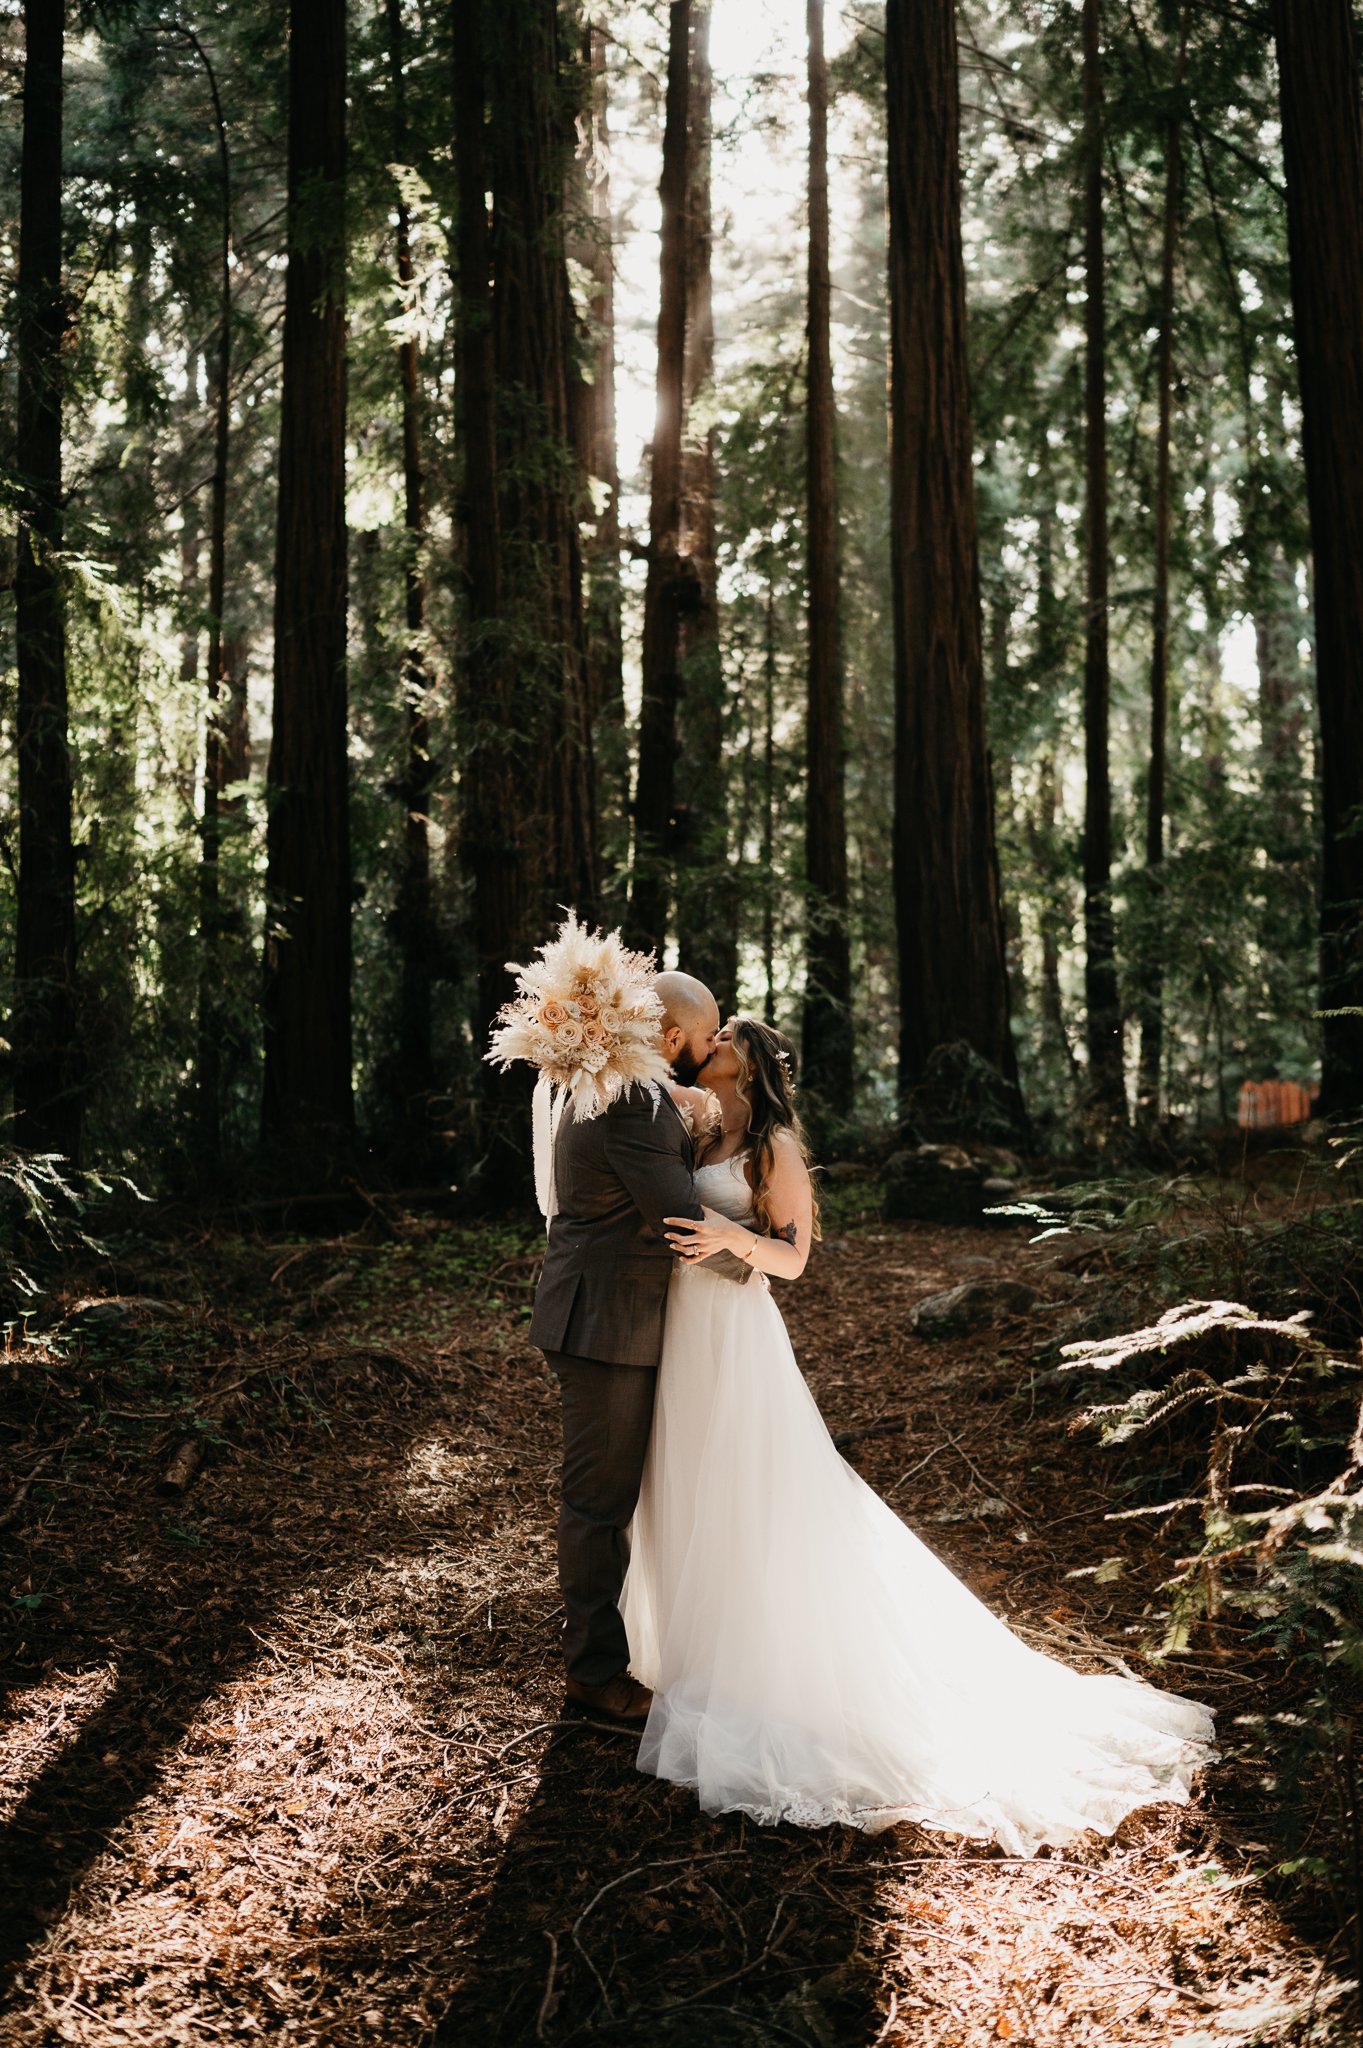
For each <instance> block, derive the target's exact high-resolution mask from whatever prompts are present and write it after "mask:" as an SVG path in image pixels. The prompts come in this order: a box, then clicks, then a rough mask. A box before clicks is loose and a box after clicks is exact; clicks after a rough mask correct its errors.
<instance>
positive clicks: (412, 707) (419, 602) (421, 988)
mask: <svg viewBox="0 0 1363 2048" xmlns="http://www.w3.org/2000/svg"><path fill="white" fill-rule="evenodd" d="M387 21H388V64H389V76H390V79H391V83H392V92H393V147H394V151H395V153H396V154H395V160H396V161H397V162H398V163H400V164H405V163H406V162H407V148H408V134H407V96H406V87H405V82H404V79H403V69H402V65H403V43H402V0H387ZM396 254H397V273H398V285H399V288H400V290H401V291H402V293H403V295H404V300H405V298H406V295H407V294H408V293H409V292H410V290H411V288H412V281H413V275H414V273H413V269H412V231H411V219H410V215H409V211H408V207H407V202H406V200H405V199H404V198H403V196H402V194H401V192H399V194H398V204H397V250H396ZM397 371H398V386H399V389H400V391H401V393H402V479H403V566H402V578H403V597H404V616H405V624H406V627H407V644H406V647H405V649H404V651H403V657H402V677H401V689H402V704H403V725H404V739H405V761H404V766H403V779H402V808H403V820H402V857H401V866H400V869H399V874H398V888H397V902H396V905H395V909H394V919H393V924H394V933H395V936H396V938H397V942H398V950H399V956H400V960H401V978H400V982H399V988H398V1019H397V1027H398V1028H397V1039H398V1043H397V1078H398V1088H399V1091H400V1093H401V1097H402V1113H403V1117H404V1120H405V1121H406V1122H407V1123H408V1124H410V1125H411V1126H412V1127H413V1128H418V1127H420V1126H421V1125H422V1124H423V1123H424V1122H425V1115H424V1111H423V1105H424V1104H425V1103H427V1102H428V1101H429V1098H430V1094H431V1090H432V1088H433V1086H434V1069H433V1062H432V1050H431V967H432V961H433V958H434V951H435V948H434V943H433V930H432V908H431V842H430V833H429V829H428V826H429V818H428V813H429V809H430V801H431V788H432V781H433V778H432V773H431V722H430V713H429V709H428V696H429V683H428V679H427V674H426V646H425V642H426V580H425V569H424V562H423V551H424V549H425V544H426V508H425V480H424V477H423V475H422V461H421V362H420V351H419V349H418V346H417V340H416V336H415V334H408V335H406V336H405V337H404V338H403V340H402V341H400V342H399V344H398V349H397Z"/></svg>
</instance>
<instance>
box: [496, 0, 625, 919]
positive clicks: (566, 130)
mask: <svg viewBox="0 0 1363 2048" xmlns="http://www.w3.org/2000/svg"><path fill="white" fill-rule="evenodd" d="M487 49H488V52H489V56H490V59H491V62H490V67H489V72H488V79H489V85H490V100H491V120H490V125H489V130H488V133H489V136H490V138H491V144H492V164H491V170H492V177H491V181H490V183H491V190H492V194H493V215H492V219H493V229H492V273H493V351H494V355H495V359H496V369H497V408H496V419H497V434H498V446H497V485H498V501H499V503H498V513H499V546H500V574H501V592H500V596H501V612H500V622H501V626H502V632H503V636H504V648H505V655H506V662H507V668H506V674H507V676H508V678H509V680H510V682H511V685H512V687H513V690H514V697H513V699H512V700H511V702H510V706H509V717H508V719H507V722H506V725H505V726H504V728H503V733H504V737H505V739H506V740H507V741H508V742H509V744H510V746H511V748H512V752H513V756H514V755H517V754H519V756H520V758H521V762H522V764H523V765H522V771H521V773H520V774H519V775H518V778H517V791H518V804H517V809H518V812H519V815H520V819H521V830H520V838H521V849H522V856H523V869H524V874H525V878H526V883H527V887H526V889H525V892H524V898H523V911H522V921H521V923H520V924H519V925H518V926H515V927H513V928H512V930H511V931H509V932H504V933H503V934H502V939H501V943H502V944H503V945H505V944H506V943H507V942H514V944H515V946H517V947H525V946H533V945H537V944H539V943H540V942H541V941H542V940H543V939H544V937H545V936H546V935H547V931H546V928H547V926H548V924H549V922H550V921H551V920H553V919H555V918H556V914H557V909H558V906H559V905H560V904H564V903H570V904H575V905H576V906H577V907H578V908H579V909H580V910H583V911H584V912H587V913H590V912H591V911H593V910H594V909H595V906H596V901H597V896H598V893H599V887H600V881H599V873H598V857H597V838H596V801H595V790H594V786H593V785H594V775H593V761H592V748H591V724H590V716H589V712H588V706H587V660H586V640H585V634H584V630H583V615H582V549H581V539H580V535H579V532H578V523H577V515H578V490H577V482H576V477H575V473H574V463H573V433H572V421H571V417H570V412H569V356H570V350H571V343H572V300H571V294H570V292H569V288H568V270H567V252H566V238H565V221H564V207H563V194H564V185H565V168H566V164H567V159H568V153H569V149H570V145H571V132H572V131H571V127H570V125H569V122H568V121H567V119H566V118H565V113H566V109H565V106H564V88H563V80H562V77H561V74H560V66H559V40H558V13H557V8H556V6H555V4H554V0H504V4H503V5H502V6H501V7H500V10H499V14H498V29H497V35H496V37H495V38H491V39H489V42H488V44H487ZM502 957H503V959H505V958H506V957H507V956H506V954H505V952H503V955H502ZM522 957H523V955H522Z"/></svg>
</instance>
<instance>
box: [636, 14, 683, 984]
mask: <svg viewBox="0 0 1363 2048" xmlns="http://www.w3.org/2000/svg"><path fill="white" fill-rule="evenodd" d="M668 38H669V40H668V54H667V101H666V110H665V114H664V124H663V171H662V180H661V183H660V186H659V197H660V199H661V201H662V236H661V255H660V289H659V300H658V371H657V415H656V419H655V423H654V429H653V460H652V473H651V487H652V496H651V501H650V506H649V522H648V575H647V579H646V581H645V585H644V635H643V652H642V669H643V701H642V705H641V707H640V713H639V768H638V774H637V777H636V780H635V786H634V879H633V887H632V890H631V893H630V925H631V934H632V938H633V941H634V943H635V944H636V945H638V946H643V947H653V948H654V949H656V951H657V952H658V954H659V956H660V957H661V954H662V949H663V946H664V944H665V942H666V939H667V928H668V918H669V912H670V908H671V897H672V854H673V810H674V805H675V800H676V753H677V697H678V691H679V687H680V677H679V673H678V670H679V665H680V654H681V650H680V612H681V605H682V601H683V577H684V570H683V563H682V559H681V552H680V526H681V441H682V391H683V377H684V373H685V356H686V200H687V189H688V185H689V182H690V178H689V157H690V151H689V148H688V133H687V131H688V126H689V98H690V96H689V92H688V84H687V73H688V69H689V65H688V56H689V51H690V39H691V0H671V11H670V15H669V29H668Z"/></svg>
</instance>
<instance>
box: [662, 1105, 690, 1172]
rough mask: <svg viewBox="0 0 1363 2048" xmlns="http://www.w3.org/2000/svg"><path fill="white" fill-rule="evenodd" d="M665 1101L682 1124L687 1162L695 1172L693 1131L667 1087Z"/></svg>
mask: <svg viewBox="0 0 1363 2048" xmlns="http://www.w3.org/2000/svg"><path fill="white" fill-rule="evenodd" d="M663 1101H664V1102H665V1103H666V1104H667V1106H668V1108H669V1109H670V1110H671V1112H672V1114H673V1116H674V1117H675V1118H676V1119H677V1122H678V1123H679V1124H680V1125H681V1130H682V1139H683V1141H684V1145H685V1158H686V1163H687V1165H688V1166H689V1167H690V1169H691V1171H692V1172H693V1173H694V1172H695V1170H696V1147H695V1144H694V1142H693V1140H692V1137H691V1133H690V1131H689V1130H688V1128H687V1124H686V1118H685V1117H684V1116H683V1115H682V1113H681V1111H680V1109H678V1107H677V1105H676V1103H675V1102H674V1101H673V1100H672V1097H671V1096H670V1095H669V1094H668V1092H667V1090H666V1088H664V1089H663Z"/></svg>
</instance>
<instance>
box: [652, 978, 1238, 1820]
mask: <svg viewBox="0 0 1363 2048" xmlns="http://www.w3.org/2000/svg"><path fill="white" fill-rule="evenodd" d="M793 1070H794V1050H793V1048H792V1047H791V1046H790V1044H789V1042H788V1041H787V1040H786V1039H785V1038H783V1037H782V1035H781V1034H780V1033H779V1032H777V1031H774V1030H772V1029H771V1028H770V1027H769V1026H768V1025H766V1024H763V1023H760V1022H758V1021H757V1020H756V1019H755V1018H751V1017H736V1018H734V1019H733V1020H732V1021H731V1023H730V1025H729V1026H728V1028H727V1029H725V1030H724V1031H722V1032H721V1033H720V1034H719V1037H718V1039H717V1041H716V1045H715V1050H714V1052H713V1054H712V1055H711V1057H710V1059H709V1060H708V1062H707V1063H706V1065H705V1067H704V1070H703V1080H704V1085H705V1088H706V1089H708V1090H709V1091H710V1093H711V1095H712V1096H713V1097H715V1098H717V1099H718V1106H719V1120H718V1123H717V1124H715V1125H714V1127H713V1128H712V1130H711V1132H710V1133H709V1136H708V1138H707V1140H706V1144H705V1149H704V1150H703V1152H702V1153H701V1155H700V1159H701V1163H700V1164H699V1165H698V1168H697V1171H696V1192H697V1194H698V1196H699V1197H700V1200H701V1202H702V1203H703V1205H704V1207H705V1220H704V1221H703V1222H700V1223H695V1222H692V1221H691V1220H690V1219H688V1218H684V1217H678V1218H673V1219H671V1232H672V1242H673V1244H674V1246H675V1248H676V1249H677V1251H678V1253H679V1254H680V1256H679V1260H678V1264H677V1269H676V1271H675V1273H674V1275H673V1278H672V1281H671V1283H670V1294H669V1299H668V1307H667V1318H666V1324H665V1333H664V1340H663V1352H662V1362H661V1366H660V1369H659V1372H658V1389H657V1403H656V1408H655V1411H654V1422H653V1432H652V1438H651V1441H650V1446H649V1452H648V1462H647V1465H646V1468H645V1476H644V1482H643V1491H642V1494H641V1496H640V1500H639V1505H638V1509H637V1511H636V1514H635V1518H634V1524H633V1533H632V1549H631V1554H630V1564H629V1570H628V1574H627V1576H626V1579H625V1586H624V1591H623V1593H622V1595H621V1600H620V1605H621V1609H622V1611H623V1615H624V1620H625V1626H626V1629H627V1632H628V1636H629V1642H630V1647H631V1649H632V1651H633V1653H634V1654H633V1669H634V1673H635V1676H636V1677H637V1678H639V1679H641V1680H642V1681H643V1682H644V1683H645V1684H646V1685H649V1686H651V1687H652V1688H653V1693H654V1697H653V1704H652V1707H651V1709H650V1711H649V1716H648V1720H647V1722H646V1724H645V1727H644V1733H643V1738H642V1741H641V1743H640V1747H639V1756H638V1762H639V1767H640V1769H641V1770H644V1771H648V1772H652V1773H654V1774H655V1775H656V1776H658V1777H660V1778H666V1779H670V1780H672V1781H674V1782H675V1783H677V1784H680V1785H689V1786H692V1787H694V1788H695V1790H696V1792H697V1794H698V1796H699V1799H700V1803H701V1805H702V1807H703V1808H704V1809H705V1810H706V1811H707V1812H710V1813H726V1812H734V1811H738V1812H743V1813H747V1814H750V1815H751V1816H752V1817H753V1818H754V1819H755V1820H757V1821H763V1822H774V1821H780V1820H788V1821H796V1822H799V1823H801V1824H803V1825H806V1826H811V1827H814V1826H821V1825H823V1824H825V1823H827V1822H832V1821H840V1822H844V1823H848V1824H850V1825H852V1826H855V1827H860V1828H865V1829H868V1830H872V1831H874V1830H876V1829H880V1828H884V1827H888V1826H890V1825H892V1824H893V1823H894V1822H896V1821H901V1820H907V1821H915V1822H917V1823H919V1824H920V1825H922V1826H924V1827H928V1828H934V1829H941V1830H944V1831H946V1832H948V1833H951V1834H955V1835H960V1836H969V1837H975V1838H977V1839H992V1840H994V1841H996V1842H998V1843H1000V1844H1001V1845H1002V1846H1003V1848H1004V1849H1005V1851H1007V1852H1008V1853H1009V1854H1013V1855H1023V1856H1029V1855H1031V1854H1033V1853H1034V1852H1035V1850H1036V1849H1037V1848H1038V1847H1040V1846H1041V1845H1042V1844H1043V1843H1049V1844H1051V1845H1053V1846H1060V1845H1062V1844H1064V1843H1066V1842H1069V1841H1071V1840H1072V1839H1073V1838H1074V1837H1075V1836H1076V1835H1078V1834H1080V1833H1082V1832H1083V1831H1084V1830H1085V1829H1088V1828H1095V1829H1097V1830H1098V1831H1099V1832H1100V1833H1103V1834H1110V1833H1111V1832H1112V1831H1113V1829H1114V1828H1115V1827H1116V1826H1117V1824H1118V1823H1119V1821H1121V1820H1122V1819H1123V1817H1124V1816H1125V1815H1126V1814H1128V1813H1130V1812H1131V1811H1132V1810H1133V1809H1134V1808H1136V1807H1140V1806H1146V1805H1150V1804H1153V1803H1156V1802H1158V1801H1161V1800H1184V1799H1186V1798H1187V1797H1188V1793H1189V1788H1190V1785H1191V1782H1192V1779H1193V1776H1194V1774H1195V1773H1196V1771H1197V1770H1198V1769H1199V1767H1200V1766H1201V1765H1203V1764H1204V1763H1206V1762H1207V1761H1208V1759H1209V1758H1210V1757H1211V1756H1212V1755H1214V1753H1215V1752H1214V1750H1213V1748H1212V1734H1213V1727H1212V1716H1211V1713H1210V1711H1209V1710H1208V1709H1207V1708H1206V1707H1203V1706H1201V1705H1199V1704H1197V1703H1196V1702H1194V1701H1191V1700H1186V1699H1182V1698H1179V1697H1178V1696H1176V1695H1174V1694H1172V1693H1165V1692H1161V1691H1158V1690H1157V1689H1156V1688H1155V1687H1153V1686H1149V1685H1145V1684H1143V1683H1142V1682H1141V1681H1139V1680H1137V1679H1131V1678H1123V1677H1118V1676H1115V1675H1112V1676H1109V1675H1101V1676H1087V1675H1083V1674H1081V1673H1079V1672H1076V1671H1072V1670H1070V1669H1069V1667H1068V1666H1067V1665H1064V1664H1061V1663H1058V1662H1057V1661H1056V1660H1055V1659H1054V1658H1051V1657H1047V1656H1044V1655H1042V1654H1041V1653H1040V1652H1039V1651H1037V1650H1033V1649H1029V1648H1028V1647H1027V1645H1026V1644H1025V1643H1023V1642H1022V1641H1021V1640H1020V1639H1019V1638H1018V1637H1017V1636H1015V1635H1014V1634H1013V1633H1012V1631H1011V1630H1010V1629H1009V1628H1008V1627H1007V1626H1006V1625H1005V1624H1004V1623H1003V1622H1002V1621H1000V1620H999V1619H998V1618H997V1617H996V1616H995V1615H994V1614H992V1613H991V1612H990V1611H989V1609H988V1608H987V1607H986V1606H984V1605H983V1603H982V1602H981V1601H979V1600H977V1599H976V1598H975V1596H974V1594H972V1593H971V1592H970V1591H969V1590H968V1588H967V1587H966V1586H964V1585H963V1584H962V1582H961V1581H960V1580H959V1579H958V1578H956V1577H955V1575H954V1574H953V1573H952V1572H951V1571H950V1570H949V1569H948V1568H947V1566H946V1565H944V1564H943V1563H942V1562H941V1560H940V1559H939V1558H937V1557H936V1556H935V1555H934V1554H933V1552H932V1551H931V1550H929V1549H928V1548H927V1546H926V1545H925V1544H923V1543H922V1542H920V1540H919V1539H918V1537H917V1536H915V1535H914V1534H913V1532H912V1531H911V1530H910V1529H908V1528H906V1527H905V1525H904V1524H903V1523H902V1522H901V1521H900V1520H899V1517H898V1516H897V1515H896V1514H895V1513H894V1511H893V1509H892V1508H890V1507H889V1506H888V1505H887V1504H886V1503H885V1502H884V1501H882V1500H881V1499H880V1498H879V1496H878V1495H877V1494H875V1493H874V1492H873V1491H872V1490H871V1488H870V1487H869V1486H867V1485H866V1484H865V1482H864V1481H863V1480H862V1479H861V1478H860V1477H859V1475H858V1474H857V1473H856V1472H854V1471H853V1470H852V1468H851V1466H850V1465H848V1464H847V1463H845V1461H844V1460H843V1459H842V1458H841V1457H840V1456H839V1454H838V1452H837V1450H836V1449H835V1448H834V1445H833V1441H832V1439H831V1437H830V1436H829V1434H828V1431H827V1429H826V1428H825V1426H824V1423H823V1420H822V1417H821V1416H820V1414H819V1410H818V1408H817V1407H816V1405H815V1402H814V1399H813V1396H812V1395H811V1394H810V1392H809V1390H808V1388H807V1387H806V1385H805V1382H804V1380H803V1378H802V1377H801V1374H800V1370H799V1367H798V1366H797V1364H796V1362H795V1356H794V1353H793V1352H792V1350H791V1346H790V1340H789V1337H788V1336H787V1334H786V1328H785V1324H784V1323H783V1321H782V1319H781V1314H780V1311H779V1309H778V1308H777V1306H776V1303H775V1301H774V1300H773V1298H772V1295H771V1292H770V1289H769V1288H768V1287H767V1286H766V1285H760V1286H759V1285H752V1286H747V1287H734V1286H732V1285H729V1284H727V1283H726V1282H725V1281H723V1280H722V1279H719V1278H716V1277H715V1276H714V1275H712V1274H711V1273H709V1272H707V1271H706V1269H705V1267H704V1265H703V1264H701V1263H700V1261H701V1260H702V1259H704V1258H705V1257H706V1256H708V1255H709V1254H710V1253H713V1252H715V1251H718V1250H721V1249H725V1250H728V1251H730V1252H733V1253H736V1254H738V1255H739V1256H740V1257H742V1258H744V1259H746V1260H747V1261H748V1262H749V1264H751V1265H752V1266H754V1267H756V1268H757V1269H758V1270H759V1271H760V1272H762V1273H764V1274H772V1275H776V1276H779V1277H780V1278H782V1279H788V1280H790V1279H795V1278H797V1277H798V1276H799V1275H800V1274H801V1273H802V1272H803V1270H804V1266H805V1261H806V1259H807V1258H808V1256H809V1248H810V1244H811V1241H812V1239H813V1238H814V1237H815V1236H816V1235H817V1233H818V1212H817V1207H816V1204H815V1201H814V1194H813V1189H812V1187H811V1183H810V1176H809V1168H808V1162H807V1154H806V1152H805V1148H804V1143H803V1140H802V1137H801V1133H800V1124H799V1119H798V1116H797V1114H796V1109H795V1100H794V1086H793ZM678 1095H679V1098H680V1101H681V1104H682V1106H683V1107H684V1108H691V1109H694V1108H696V1107H698V1106H699V1104H700V1102H701V1101H702V1100H703V1098H702V1097H701V1096H699V1095H697V1094H695V1093H694V1092H693V1091H692V1092H688V1091H685V1090H682V1091H678ZM710 1106H711V1108H712V1109H713V1104H711V1105H710ZM712 1123H713V1118H712Z"/></svg>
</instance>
